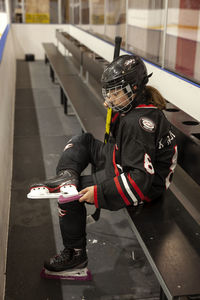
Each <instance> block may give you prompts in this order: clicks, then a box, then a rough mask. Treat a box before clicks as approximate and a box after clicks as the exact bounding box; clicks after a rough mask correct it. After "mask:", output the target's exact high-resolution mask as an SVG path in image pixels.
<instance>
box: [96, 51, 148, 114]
mask: <svg viewBox="0 0 200 300" xmlns="http://www.w3.org/2000/svg"><path fill="white" fill-rule="evenodd" d="M150 76H151V75H147V69H146V66H145V64H144V62H143V61H142V59H141V58H140V57H139V56H138V55H134V54H132V55H128V54H127V55H122V56H119V57H117V58H116V59H114V60H113V62H112V63H110V64H109V65H108V66H107V68H106V69H105V70H104V72H103V74H102V77H101V83H102V94H103V97H104V99H105V101H106V98H107V95H108V94H112V91H113V90H120V89H123V90H124V92H125V93H126V94H127V96H128V98H129V99H130V103H131V102H132V101H131V98H133V97H132V95H133V94H135V93H137V92H139V91H142V90H143V89H144V87H145V85H146V84H147V82H148V78H149V77H150ZM107 105H108V106H109V103H108V102H107ZM113 108H114V109H115V110H122V109H121V107H113Z"/></svg>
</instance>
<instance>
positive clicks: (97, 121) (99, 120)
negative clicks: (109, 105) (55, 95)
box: [59, 76, 106, 140]
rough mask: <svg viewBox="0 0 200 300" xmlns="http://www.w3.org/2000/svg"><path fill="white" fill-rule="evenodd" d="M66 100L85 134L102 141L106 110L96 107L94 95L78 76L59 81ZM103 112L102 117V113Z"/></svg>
mask: <svg viewBox="0 0 200 300" xmlns="http://www.w3.org/2000/svg"><path fill="white" fill-rule="evenodd" d="M59 82H60V85H61V86H62V88H63V90H64V92H65V94H66V95H67V98H68V99H69V100H70V102H71V104H72V107H73V109H74V111H75V113H76V115H77V117H78V119H79V121H80V123H81V126H82V128H83V129H84V131H86V132H90V133H92V134H93V135H94V136H95V137H96V138H98V139H100V140H103V137H104V130H105V118H106V110H105V109H104V107H103V101H102V108H101V107H100V105H98V100H97V99H96V100H95V95H94V94H93V93H91V92H90V90H89V89H88V87H87V86H86V84H84V83H83V81H82V79H81V78H80V77H78V76H62V79H60V80H59ZM103 110H104V111H105V112H104V115H103V113H102V111H103Z"/></svg>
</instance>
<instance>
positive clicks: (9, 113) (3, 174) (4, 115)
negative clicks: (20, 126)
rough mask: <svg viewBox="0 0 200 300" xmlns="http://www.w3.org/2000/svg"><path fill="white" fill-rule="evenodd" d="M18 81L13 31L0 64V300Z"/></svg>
mask: <svg viewBox="0 0 200 300" xmlns="http://www.w3.org/2000/svg"><path fill="white" fill-rule="evenodd" d="M15 79H16V59H15V53H14V48H13V40H12V32H11V30H10V31H9V32H8V35H7V40H6V44H5V48H4V52H3V56H2V61H1V63H0V91H1V93H0V95H1V96H0V145H1V146H0V166H1V167H0V178H1V180H0V228H1V230H0V278H1V280H0V299H3V295H4V289H5V272H6V252H7V238H8V225H9V209H10V193H11V179H12V156H13V124H14V100H15Z"/></svg>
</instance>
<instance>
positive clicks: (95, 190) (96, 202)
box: [94, 185, 99, 208]
mask: <svg viewBox="0 0 200 300" xmlns="http://www.w3.org/2000/svg"><path fill="white" fill-rule="evenodd" d="M94 205H95V206H96V208H99V204H98V199H97V186H96V185H95V186H94Z"/></svg>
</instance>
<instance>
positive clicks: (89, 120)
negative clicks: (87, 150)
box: [43, 43, 106, 140]
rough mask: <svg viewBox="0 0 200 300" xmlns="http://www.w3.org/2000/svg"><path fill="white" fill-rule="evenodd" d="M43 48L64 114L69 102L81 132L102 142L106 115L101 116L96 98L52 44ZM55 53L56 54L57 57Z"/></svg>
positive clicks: (69, 62) (74, 68)
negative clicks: (59, 92)
mask: <svg viewBox="0 0 200 300" xmlns="http://www.w3.org/2000/svg"><path fill="white" fill-rule="evenodd" d="M43 47H44V51H45V56H46V57H47V58H48V61H49V64H50V70H51V69H52V70H53V73H54V74H55V75H56V78H57V81H58V83H59V85H60V89H61V103H62V104H64V112H65V113H66V114H67V112H68V111H67V102H68V100H69V101H70V104H71V106H72V108H73V111H74V112H75V114H76V116H77V118H78V120H79V122H80V124H81V127H82V130H83V131H84V132H91V133H92V134H93V135H95V136H98V138H99V139H101V140H102V139H103V136H104V128H103V127H102V124H104V123H105V117H106V113H104V115H103V113H102V112H103V107H101V106H102V105H101V104H100V102H99V100H97V99H95V98H97V96H96V95H95V94H94V93H93V92H92V90H90V89H89V88H88V86H87V84H86V83H84V81H83V79H82V78H81V75H80V72H79V71H78V70H77V69H76V67H75V66H74V65H73V64H72V61H71V60H68V58H66V57H65V56H63V55H62V54H61V53H60V52H59V51H58V50H57V48H56V46H55V45H54V44H52V43H44V44H43ZM70 50H71V49H70ZM71 51H72V50H71ZM56 53H58V55H57V56H56V55H55V54H56ZM69 59H70V58H69ZM51 74H52V72H51ZM53 76H54V75H53ZM104 110H105V109H104ZM94 123H95V126H94Z"/></svg>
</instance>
